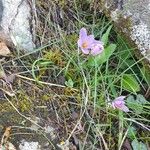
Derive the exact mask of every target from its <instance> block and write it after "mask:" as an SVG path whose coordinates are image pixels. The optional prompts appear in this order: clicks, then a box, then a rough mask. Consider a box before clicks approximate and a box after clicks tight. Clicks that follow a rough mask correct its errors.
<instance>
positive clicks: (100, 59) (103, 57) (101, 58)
mask: <svg viewBox="0 0 150 150" xmlns="http://www.w3.org/2000/svg"><path fill="white" fill-rule="evenodd" d="M115 49H116V44H110V45H109V46H107V47H106V48H105V49H104V51H103V52H102V53H101V54H99V55H98V56H94V57H90V58H89V60H88V64H89V65H90V66H95V65H96V66H99V65H101V64H103V63H105V62H106V61H107V60H109V57H110V56H111V55H112V54H113V52H114V51H115Z"/></svg>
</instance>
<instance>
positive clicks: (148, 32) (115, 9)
mask: <svg viewBox="0 0 150 150" xmlns="http://www.w3.org/2000/svg"><path fill="white" fill-rule="evenodd" d="M101 4H102V8H103V7H104V8H105V11H104V12H105V14H106V15H107V16H108V17H110V18H111V19H112V20H113V21H114V22H115V24H116V25H117V27H120V29H119V30H121V31H122V32H124V33H125V34H126V36H127V37H129V38H128V40H129V41H133V42H134V44H135V45H136V47H137V48H138V50H139V52H140V53H141V54H142V55H143V56H144V57H145V58H146V59H147V60H148V61H149V62H150V44H149V43H150V19H149V16H150V7H149V6H150V1H149V0H132V1H131V0H105V1H104V0H101ZM127 20H128V21H129V22H130V24H129V23H128V21H127ZM122 24H123V26H122Z"/></svg>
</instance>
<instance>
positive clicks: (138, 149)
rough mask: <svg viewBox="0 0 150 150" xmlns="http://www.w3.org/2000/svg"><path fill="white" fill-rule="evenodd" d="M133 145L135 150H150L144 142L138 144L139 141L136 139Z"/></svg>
mask: <svg viewBox="0 0 150 150" xmlns="http://www.w3.org/2000/svg"><path fill="white" fill-rule="evenodd" d="M131 145H132V148H133V150H148V148H147V146H146V145H145V144H144V143H142V142H138V140H137V139H134V140H133V141H132V143H131Z"/></svg>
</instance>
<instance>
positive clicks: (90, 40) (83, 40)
mask: <svg viewBox="0 0 150 150" xmlns="http://www.w3.org/2000/svg"><path fill="white" fill-rule="evenodd" d="M78 47H79V48H80V49H81V51H82V52H83V53H84V54H91V55H93V56H95V55H98V54H100V53H101V52H102V51H103V49H104V48H103V44H102V42H101V41H98V40H95V39H94V35H87V30H86V29H85V28H81V30H80V33H79V40H78Z"/></svg>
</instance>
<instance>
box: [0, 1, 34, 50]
mask: <svg viewBox="0 0 150 150" xmlns="http://www.w3.org/2000/svg"><path fill="white" fill-rule="evenodd" d="M31 22H32V16H31V7H30V4H29V3H28V0H0V40H1V41H5V43H7V44H8V45H9V46H12V45H14V46H15V47H16V48H17V49H18V50H24V51H26V52H30V51H32V50H33V49H34V47H35V45H34V42H33V40H32V33H31V24H30V23H31Z"/></svg>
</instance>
